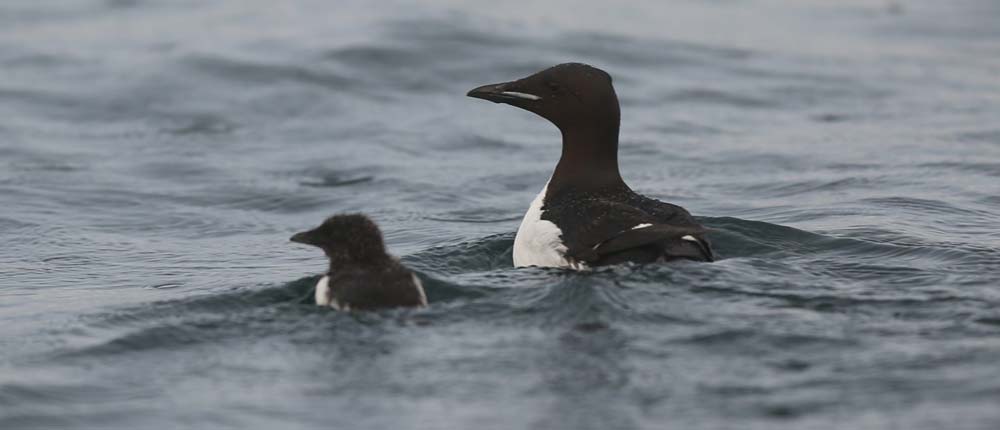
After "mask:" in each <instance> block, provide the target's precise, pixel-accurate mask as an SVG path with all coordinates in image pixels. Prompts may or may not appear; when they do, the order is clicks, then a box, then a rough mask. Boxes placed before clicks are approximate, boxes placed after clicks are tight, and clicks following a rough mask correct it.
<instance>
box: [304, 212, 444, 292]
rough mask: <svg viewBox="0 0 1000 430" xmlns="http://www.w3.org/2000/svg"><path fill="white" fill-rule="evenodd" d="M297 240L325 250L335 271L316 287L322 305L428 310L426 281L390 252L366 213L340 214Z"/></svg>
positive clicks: (332, 269) (328, 273) (330, 270)
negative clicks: (418, 307)
mask: <svg viewBox="0 0 1000 430" xmlns="http://www.w3.org/2000/svg"><path fill="white" fill-rule="evenodd" d="M291 241H292V242H297V243H304V244H307V245H313V246H317V247H319V248H321V249H322V250H323V252H325V253H326V256H327V257H329V258H330V269H329V270H328V271H327V273H326V274H325V275H323V277H322V278H320V280H319V282H318V283H317V284H316V294H315V297H316V304H317V305H320V306H330V307H332V308H334V309H339V310H351V309H356V310H364V309H378V308H392V307H401V306H427V295H426V294H424V287H423V285H422V284H421V283H420V279H418V278H417V276H416V275H414V274H413V272H411V271H410V270H409V269H407V268H406V267H404V266H403V265H402V264H400V263H399V261H398V260H396V259H395V258H394V257H392V256H391V255H389V254H388V253H386V251H385V245H384V244H383V243H382V233H381V232H380V231H379V229H378V226H376V225H375V223H374V222H372V220H370V219H368V217H366V216H364V215H361V214H348V215H336V216H332V217H330V218H328V219H327V220H326V221H324V222H323V224H321V225H320V226H319V227H316V228H314V229H312V230H309V231H304V232H301V233H298V234H296V235H294V236H292V238H291Z"/></svg>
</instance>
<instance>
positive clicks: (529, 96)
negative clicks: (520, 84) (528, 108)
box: [500, 91, 542, 100]
mask: <svg viewBox="0 0 1000 430" xmlns="http://www.w3.org/2000/svg"><path fill="white" fill-rule="evenodd" d="M500 94H503V95H505V96H511V97H517V98H519V99H524V100H541V99H542V98H541V97H538V96H536V95H534V94H528V93H520V92H517V91H504V92H502V93H500Z"/></svg>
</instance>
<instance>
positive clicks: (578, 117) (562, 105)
mask: <svg viewBox="0 0 1000 430" xmlns="http://www.w3.org/2000/svg"><path fill="white" fill-rule="evenodd" d="M467 95H468V96H469V97H475V98H480V99H483V100H489V101H491V102H495V103H506V104H509V105H512V106H517V107H519V108H521V109H524V110H527V111H529V112H534V113H535V114H538V115H539V116H541V117H542V118H545V119H547V120H549V121H551V122H552V123H553V124H555V126H556V127H559V129H560V130H562V131H563V133H566V132H568V131H575V130H580V129H582V130H586V129H588V128H591V127H606V128H607V127H613V128H614V132H615V133H616V137H617V132H618V122H619V119H620V112H619V108H618V96H617V95H616V94H615V88H614V86H612V84H611V75H608V74H607V72H605V71H603V70H601V69H598V68H596V67H592V66H588V65H586V64H580V63H565V64H560V65H558V66H554V67H550V68H548V69H545V70H542V71H541V72H538V73H535V74H533V75H531V76H528V77H526V78H522V79H518V80H516V81H511V82H503V83H499V84H491V85H483V86H481V87H479V88H475V89H473V90H472V91H469V93H468V94H467Z"/></svg>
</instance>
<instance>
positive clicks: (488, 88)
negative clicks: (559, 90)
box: [466, 81, 542, 104]
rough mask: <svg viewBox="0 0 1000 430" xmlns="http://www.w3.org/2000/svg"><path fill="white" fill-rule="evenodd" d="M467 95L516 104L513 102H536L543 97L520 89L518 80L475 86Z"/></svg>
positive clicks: (494, 101)
mask: <svg viewBox="0 0 1000 430" xmlns="http://www.w3.org/2000/svg"><path fill="white" fill-rule="evenodd" d="M466 95H467V96H469V97H473V98H477V99H483V100H489V101H491V102H493V103H506V104H514V103H513V102H535V101H539V100H541V99H542V98H541V97H540V96H538V95H535V94H531V93H528V92H525V91H518V88H517V81H514V82H503V83H499V84H489V85H483V86H481V87H477V88H473V89H472V91H469V92H468V93H467V94H466Z"/></svg>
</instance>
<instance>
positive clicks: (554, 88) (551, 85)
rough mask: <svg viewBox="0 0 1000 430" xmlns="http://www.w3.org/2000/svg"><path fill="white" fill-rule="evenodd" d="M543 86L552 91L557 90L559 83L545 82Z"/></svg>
mask: <svg viewBox="0 0 1000 430" xmlns="http://www.w3.org/2000/svg"><path fill="white" fill-rule="evenodd" d="M545 86H547V87H549V90H551V91H552V92H554V93H557V92H559V84H557V83H555V82H546V83H545Z"/></svg>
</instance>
